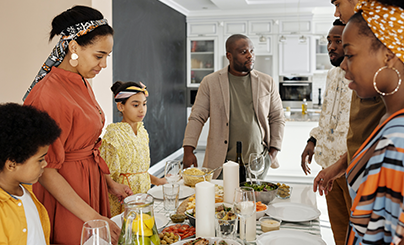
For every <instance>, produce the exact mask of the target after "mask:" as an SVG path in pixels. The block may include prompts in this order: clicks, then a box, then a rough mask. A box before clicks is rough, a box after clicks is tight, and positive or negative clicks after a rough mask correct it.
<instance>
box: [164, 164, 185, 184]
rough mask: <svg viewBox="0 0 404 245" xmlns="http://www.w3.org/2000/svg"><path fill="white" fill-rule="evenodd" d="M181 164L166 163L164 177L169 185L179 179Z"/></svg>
mask: <svg viewBox="0 0 404 245" xmlns="http://www.w3.org/2000/svg"><path fill="white" fill-rule="evenodd" d="M181 171H182V163H181V162H180V161H167V162H166V168H165V170H164V176H165V178H166V179H167V182H168V183H169V184H173V183H175V182H178V181H179V180H180V179H181Z"/></svg>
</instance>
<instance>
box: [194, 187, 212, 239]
mask: <svg viewBox="0 0 404 245" xmlns="http://www.w3.org/2000/svg"><path fill="white" fill-rule="evenodd" d="M195 192H196V194H195V212H196V217H195V218H196V222H195V224H196V237H214V236H215V185H214V184H212V183H209V182H206V181H203V182H199V183H198V184H196V185H195Z"/></svg>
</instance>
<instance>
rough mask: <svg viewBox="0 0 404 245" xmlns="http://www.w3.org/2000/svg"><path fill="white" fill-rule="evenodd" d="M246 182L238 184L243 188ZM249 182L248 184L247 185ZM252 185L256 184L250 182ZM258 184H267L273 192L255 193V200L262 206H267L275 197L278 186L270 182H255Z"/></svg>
mask: <svg viewBox="0 0 404 245" xmlns="http://www.w3.org/2000/svg"><path fill="white" fill-rule="evenodd" d="M245 183H246V182H243V183H241V184H240V186H244V184H245ZM249 183H250V182H248V184H249ZM252 183H253V184H256V182H255V181H252ZM257 183H258V184H263V183H265V184H268V185H270V186H272V187H273V188H274V189H273V190H268V191H255V200H256V201H257V202H258V201H261V202H262V203H263V204H265V205H268V204H269V203H271V202H272V201H273V200H274V199H275V197H276V193H277V189H278V186H277V185H276V184H275V183H272V182H267V181H257Z"/></svg>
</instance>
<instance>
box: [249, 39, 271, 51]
mask: <svg viewBox="0 0 404 245" xmlns="http://www.w3.org/2000/svg"><path fill="white" fill-rule="evenodd" d="M250 40H251V41H252V43H253V44H254V53H255V54H256V55H270V54H272V48H271V47H272V39H271V37H269V36H264V35H262V36H261V37H250Z"/></svg>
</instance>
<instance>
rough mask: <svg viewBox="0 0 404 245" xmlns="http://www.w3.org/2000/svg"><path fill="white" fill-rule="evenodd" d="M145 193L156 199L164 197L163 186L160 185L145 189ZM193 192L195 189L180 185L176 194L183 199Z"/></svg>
mask: <svg viewBox="0 0 404 245" xmlns="http://www.w3.org/2000/svg"><path fill="white" fill-rule="evenodd" d="M147 193H148V194H150V195H152V196H153V197H154V198H156V199H161V200H163V199H164V197H163V186H161V185H159V186H155V187H153V188H151V189H149V190H148V191H147ZM193 194H195V189H193V188H191V187H188V186H184V185H180V194H179V196H178V199H184V198H187V197H189V196H192V195H193Z"/></svg>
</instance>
